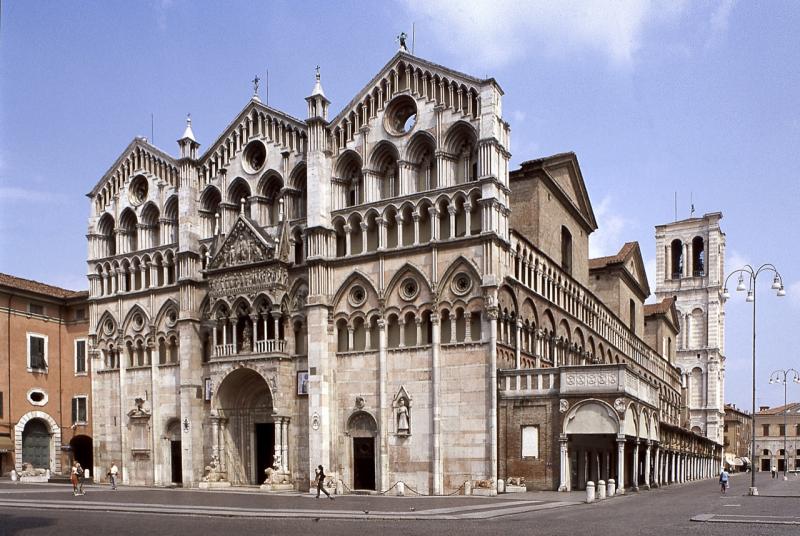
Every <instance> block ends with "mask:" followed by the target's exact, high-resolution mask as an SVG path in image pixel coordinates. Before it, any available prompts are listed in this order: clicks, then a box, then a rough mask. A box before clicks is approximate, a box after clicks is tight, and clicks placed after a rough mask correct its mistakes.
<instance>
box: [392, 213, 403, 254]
mask: <svg viewBox="0 0 800 536" xmlns="http://www.w3.org/2000/svg"><path fill="white" fill-rule="evenodd" d="M394 219H395V222H397V228H396V229H395V233H397V247H399V248H401V247H403V215H402V214H400V213H399V212H398V213H397V215H396V216H395V218H394Z"/></svg>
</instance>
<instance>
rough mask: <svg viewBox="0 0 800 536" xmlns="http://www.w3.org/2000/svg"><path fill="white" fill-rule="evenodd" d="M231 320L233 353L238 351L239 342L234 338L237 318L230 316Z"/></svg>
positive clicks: (235, 336)
mask: <svg viewBox="0 0 800 536" xmlns="http://www.w3.org/2000/svg"><path fill="white" fill-rule="evenodd" d="M231 320H232V322H231V332H232V335H233V353H234V354H238V353H239V343H238V341H237V340H236V338H237V334H236V324H237V323H238V322H237V320H238V318H236V317H231Z"/></svg>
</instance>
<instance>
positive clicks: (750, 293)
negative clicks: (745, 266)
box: [744, 290, 756, 303]
mask: <svg viewBox="0 0 800 536" xmlns="http://www.w3.org/2000/svg"><path fill="white" fill-rule="evenodd" d="M744 301H746V302H748V303H753V302H754V301H756V297H755V295H754V294H753V291H752V290H748V291H747V298H745V300H744Z"/></svg>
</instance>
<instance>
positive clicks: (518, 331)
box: [514, 318, 522, 370]
mask: <svg viewBox="0 0 800 536" xmlns="http://www.w3.org/2000/svg"><path fill="white" fill-rule="evenodd" d="M514 336H515V345H516V347H515V348H514V358H515V359H516V366H517V370H519V369H521V368H522V320H520V319H519V318H518V319H517V322H516V324H515V325H514Z"/></svg>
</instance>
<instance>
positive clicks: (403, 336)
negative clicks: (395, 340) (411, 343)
mask: <svg viewBox="0 0 800 536" xmlns="http://www.w3.org/2000/svg"><path fill="white" fill-rule="evenodd" d="M397 325H398V328H399V330H400V343H399V344H398V346H399V347H400V348H404V347H405V345H406V321H405V319H404V318H398V319H397Z"/></svg>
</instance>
